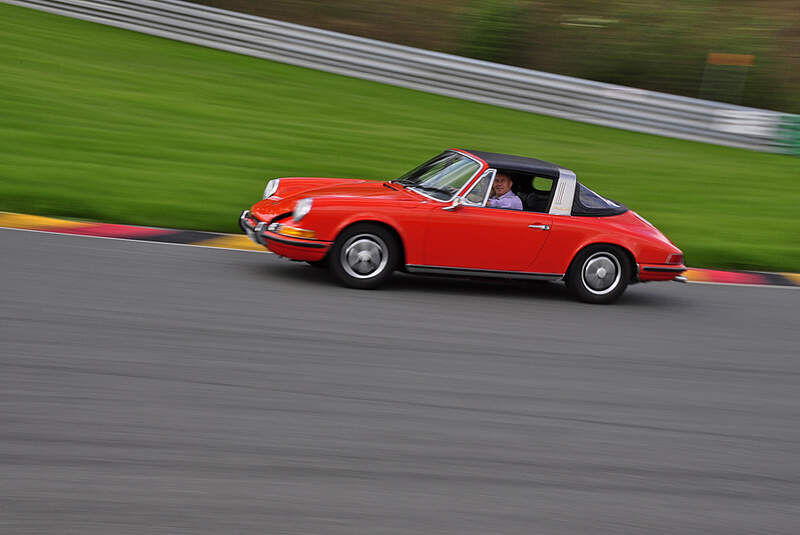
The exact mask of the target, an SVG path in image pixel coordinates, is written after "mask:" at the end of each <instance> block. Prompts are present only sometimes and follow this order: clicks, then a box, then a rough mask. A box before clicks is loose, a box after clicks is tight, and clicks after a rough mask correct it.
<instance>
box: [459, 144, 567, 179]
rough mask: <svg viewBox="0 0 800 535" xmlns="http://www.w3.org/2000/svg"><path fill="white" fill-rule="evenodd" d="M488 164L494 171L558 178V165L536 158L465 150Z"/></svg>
mask: <svg viewBox="0 0 800 535" xmlns="http://www.w3.org/2000/svg"><path fill="white" fill-rule="evenodd" d="M465 152H468V153H470V154H473V155H475V156H477V157H478V158H480V159H481V160H483V161H484V162H486V163H488V164H489V167H493V168H495V169H505V170H508V171H520V172H523V173H533V174H535V175H538V176H542V177H547V178H558V170H559V169H560V166H559V165H556V164H554V163H550V162H546V161H544V160H537V159H536V158H526V157H525V156H512V155H510V154H498V153H496V152H483V151H480V150H466V149H465Z"/></svg>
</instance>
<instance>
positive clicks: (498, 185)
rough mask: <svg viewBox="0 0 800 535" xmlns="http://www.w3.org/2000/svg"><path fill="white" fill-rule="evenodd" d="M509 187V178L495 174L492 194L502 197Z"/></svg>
mask: <svg viewBox="0 0 800 535" xmlns="http://www.w3.org/2000/svg"><path fill="white" fill-rule="evenodd" d="M510 189H511V179H510V178H508V177H507V176H506V175H497V176H496V177H495V178H494V194H495V195H497V196H498V197H502V196H503V195H505V194H506V193H508V192H509V190H510Z"/></svg>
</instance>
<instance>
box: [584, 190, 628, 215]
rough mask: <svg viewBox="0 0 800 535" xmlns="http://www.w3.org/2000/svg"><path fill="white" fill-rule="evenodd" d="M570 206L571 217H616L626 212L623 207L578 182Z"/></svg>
mask: <svg viewBox="0 0 800 535" xmlns="http://www.w3.org/2000/svg"><path fill="white" fill-rule="evenodd" d="M572 204H573V205H572V215H586V216H603V215H617V214H621V213H623V212H626V211H627V210H628V209H627V208H626V207H625V206H623V205H621V204H619V203H617V202H615V201H612V200H611V199H607V198H605V197H603V196H602V195H600V194H598V193H595V192H594V191H592V190H590V189H589V188H587V187H586V186H584V185H583V184H581V183H580V182H579V183H578V185H577V189H576V190H575V200H574V201H573V203H572Z"/></svg>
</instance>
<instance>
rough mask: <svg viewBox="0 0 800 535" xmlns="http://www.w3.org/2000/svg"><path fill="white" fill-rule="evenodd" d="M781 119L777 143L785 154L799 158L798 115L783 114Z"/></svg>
mask: <svg viewBox="0 0 800 535" xmlns="http://www.w3.org/2000/svg"><path fill="white" fill-rule="evenodd" d="M781 119H782V120H781V126H780V132H779V141H780V142H781V144H783V145H784V146H785V147H786V152H788V153H789V154H794V155H795V156H800V115H788V114H785V115H784V116H783V117H782V118H781Z"/></svg>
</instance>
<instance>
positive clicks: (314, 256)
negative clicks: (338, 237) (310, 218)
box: [239, 210, 333, 262]
mask: <svg viewBox="0 0 800 535" xmlns="http://www.w3.org/2000/svg"><path fill="white" fill-rule="evenodd" d="M239 226H240V227H242V230H244V231H245V233H246V234H247V235H248V236H249V237H250V239H251V240H253V241H254V242H256V243H257V244H259V245H263V246H264V247H266V248H268V249H269V250H270V251H272V252H273V253H275V254H277V255H278V256H284V257H286V258H291V259H292V260H308V261H312V262H313V261H317V260H322V259H323V258H325V255H326V254H328V251H329V250H330V248H331V246H332V245H333V243H332V242H327V241H322V240H310V239H304V238H295V237H292V236H284V235H282V234H280V233H279V232H277V231H278V230H279V229H280V226H281V225H280V224H278V223H272V224H269V225H267V223H265V222H264V221H258V220H257V219H256V218H254V217H253V216H252V215H251V214H250V210H244V211H243V212H242V213H241V215H240V216H239Z"/></svg>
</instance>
